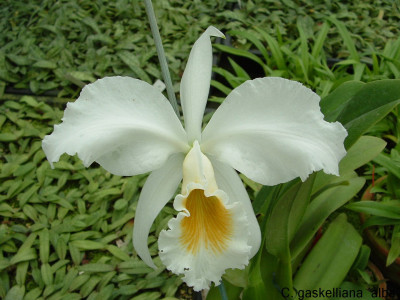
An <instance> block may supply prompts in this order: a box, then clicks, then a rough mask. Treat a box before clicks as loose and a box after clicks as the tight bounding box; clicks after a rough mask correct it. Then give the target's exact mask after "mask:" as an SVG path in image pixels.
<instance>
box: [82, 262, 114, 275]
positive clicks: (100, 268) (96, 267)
mask: <svg viewBox="0 0 400 300" xmlns="http://www.w3.org/2000/svg"><path fill="white" fill-rule="evenodd" d="M114 269H115V267H114V266H112V265H110V264H100V263H93V264H86V265H83V266H79V267H78V270H79V271H83V272H94V273H98V272H100V273H102V272H111V271H114Z"/></svg>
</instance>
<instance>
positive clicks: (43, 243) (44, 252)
mask: <svg viewBox="0 0 400 300" xmlns="http://www.w3.org/2000/svg"><path fill="white" fill-rule="evenodd" d="M39 241H40V246H39V253H40V260H41V261H42V263H48V260H49V254H50V240H49V230H48V229H47V228H44V229H43V230H42V231H41V232H40V234H39Z"/></svg>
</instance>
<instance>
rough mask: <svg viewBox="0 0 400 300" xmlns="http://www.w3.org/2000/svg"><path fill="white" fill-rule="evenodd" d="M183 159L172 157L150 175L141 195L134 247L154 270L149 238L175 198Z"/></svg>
mask: <svg viewBox="0 0 400 300" xmlns="http://www.w3.org/2000/svg"><path fill="white" fill-rule="evenodd" d="M183 158H184V156H183V154H180V153H179V154H175V155H173V156H171V157H170V158H169V159H168V160H167V162H166V163H165V165H164V166H162V167H161V168H160V169H158V170H155V171H153V172H152V173H151V174H150V176H149V177H148V178H147V181H146V183H145V185H144V186H143V189H142V192H141V193H140V197H139V202H138V205H137V208H136V212H135V223H134V227H133V246H134V247H135V250H136V252H137V253H138V255H139V256H140V257H141V258H142V259H143V261H144V262H145V263H146V264H148V265H149V266H150V267H153V268H155V265H154V263H153V261H152V259H151V256H150V253H149V249H148V247H147V238H148V236H149V232H150V228H151V225H152V224H153V222H154V220H155V218H156V217H157V215H158V214H159V212H160V211H161V209H162V208H163V207H164V206H165V205H166V204H167V202H168V201H169V200H170V199H171V198H172V197H173V195H174V193H175V192H176V189H177V187H178V185H179V183H180V182H181V180H182V162H183Z"/></svg>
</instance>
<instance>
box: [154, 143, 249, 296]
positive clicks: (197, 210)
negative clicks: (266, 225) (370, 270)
mask: <svg viewBox="0 0 400 300" xmlns="http://www.w3.org/2000/svg"><path fill="white" fill-rule="evenodd" d="M242 206H243V205H242V203H241V202H235V203H233V202H232V199H230V198H229V196H228V195H227V194H226V193H225V192H224V191H223V190H221V189H218V186H217V184H216V182H215V177H214V171H213V166H212V164H211V162H210V160H209V159H208V158H207V157H206V156H205V155H204V154H203V153H201V150H200V147H199V144H198V143H197V141H195V143H194V146H193V148H192V149H191V150H190V152H189V153H188V154H187V155H186V157H185V160H184V161H183V184H182V194H179V195H177V196H176V197H175V200H174V208H175V209H176V210H178V211H179V213H178V215H177V217H176V218H173V219H171V220H170V221H169V222H168V227H169V230H163V231H162V232H161V233H160V236H159V239H158V246H159V249H160V258H161V260H162V262H163V263H164V265H165V266H166V267H167V268H168V269H169V270H171V271H172V272H174V273H175V274H183V275H184V278H183V281H185V282H186V283H187V284H188V285H189V286H193V288H194V290H196V291H199V290H202V289H206V288H209V287H210V283H211V282H214V283H215V284H216V285H218V284H219V282H220V280H221V276H222V274H223V273H224V272H225V270H226V269H229V268H240V269H243V268H244V267H245V265H247V264H248V262H249V255H250V250H251V247H250V245H249V244H248V239H249V236H250V232H249V228H248V220H247V216H246V214H245V213H244V210H243V208H242Z"/></svg>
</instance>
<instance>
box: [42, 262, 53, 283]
mask: <svg viewBox="0 0 400 300" xmlns="http://www.w3.org/2000/svg"><path fill="white" fill-rule="evenodd" d="M40 272H41V274H42V279H43V282H44V284H46V285H52V284H53V272H52V270H51V267H50V265H49V264H48V263H45V264H42V266H41V268H40Z"/></svg>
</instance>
